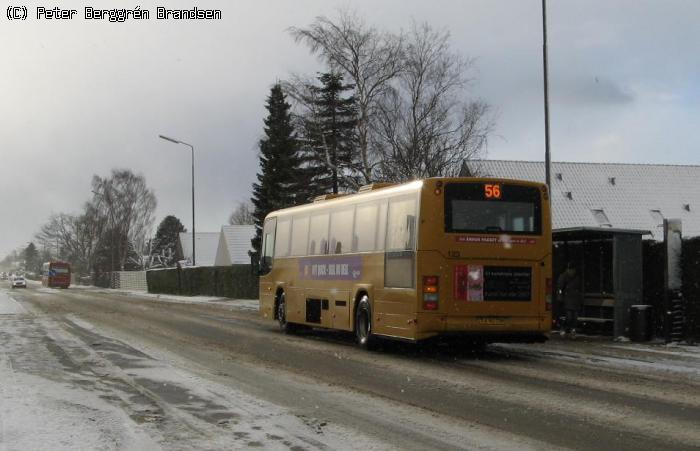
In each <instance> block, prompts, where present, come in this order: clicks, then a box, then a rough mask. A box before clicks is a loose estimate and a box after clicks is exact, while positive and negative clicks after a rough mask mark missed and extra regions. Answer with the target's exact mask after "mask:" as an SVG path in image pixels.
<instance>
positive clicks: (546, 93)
mask: <svg viewBox="0 0 700 451" xmlns="http://www.w3.org/2000/svg"><path fill="white" fill-rule="evenodd" d="M542 63H543V66H544V166H545V180H546V182H547V189H548V190H549V191H551V186H550V170H551V168H550V166H551V164H552V163H551V161H550V156H549V77H548V69H547V0H542ZM550 196H551V195H550Z"/></svg>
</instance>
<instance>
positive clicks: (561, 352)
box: [493, 344, 700, 381]
mask: <svg viewBox="0 0 700 451" xmlns="http://www.w3.org/2000/svg"><path fill="white" fill-rule="evenodd" d="M493 347H494V348H497V349H502V350H504V351H506V352H507V351H508V350H509V349H514V350H517V351H518V352H519V353H523V354H528V355H532V356H536V357H554V358H557V359H560V360H562V361H566V360H569V361H578V362H580V361H585V362H587V363H588V364H590V365H598V366H604V367H609V368H618V369H625V370H630V369H633V370H636V371H640V372H649V371H653V372H655V373H661V374H668V373H675V374H678V375H684V376H686V377H687V378H688V380H690V381H697V380H698V376H700V361H698V360H696V359H683V360H670V359H659V358H658V356H651V355H650V356H649V358H646V359H644V358H633V357H630V356H628V355H624V354H622V353H621V354H619V355H606V354H603V353H602V352H601V351H604V350H605V349H610V348H613V347H612V346H601V347H600V348H599V349H587V350H585V351H583V350H579V349H577V348H575V347H570V348H566V349H561V348H554V347H547V346H538V347H534V346H529V345H520V344H496V345H493ZM615 348H616V349H618V350H621V349H624V350H629V349H628V348H627V347H625V346H616V347H615ZM634 350H636V351H640V352H649V353H650V354H651V353H653V352H655V351H654V350H653V349H652V350H651V351H650V349H649V348H648V347H641V346H639V347H637V348H635V349H634Z"/></svg>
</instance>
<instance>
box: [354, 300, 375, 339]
mask: <svg viewBox="0 0 700 451" xmlns="http://www.w3.org/2000/svg"><path fill="white" fill-rule="evenodd" d="M355 337H356V338H357V344H358V345H360V347H361V348H364V349H372V348H373V347H374V344H375V341H376V339H375V337H374V335H373V334H372V309H371V307H370V305H369V297H367V295H366V294H365V295H363V296H362V298H361V299H360V302H359V303H358V304H357V312H356V313H355Z"/></svg>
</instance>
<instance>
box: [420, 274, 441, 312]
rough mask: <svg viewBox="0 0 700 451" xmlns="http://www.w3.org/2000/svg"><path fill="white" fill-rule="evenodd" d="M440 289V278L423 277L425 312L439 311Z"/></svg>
mask: <svg viewBox="0 0 700 451" xmlns="http://www.w3.org/2000/svg"><path fill="white" fill-rule="evenodd" d="M438 287H439V285H438V276H423V310H437V309H438V300H439V299H440V296H439V294H438V292H439V288H438Z"/></svg>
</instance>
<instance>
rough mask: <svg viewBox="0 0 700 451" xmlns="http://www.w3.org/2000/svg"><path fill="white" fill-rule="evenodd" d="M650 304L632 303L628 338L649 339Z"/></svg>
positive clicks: (650, 330)
mask: <svg viewBox="0 0 700 451" xmlns="http://www.w3.org/2000/svg"><path fill="white" fill-rule="evenodd" d="M651 318H652V317H651V305H633V306H631V307H630V340H632V341H649V340H651V332H652V327H651Z"/></svg>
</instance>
